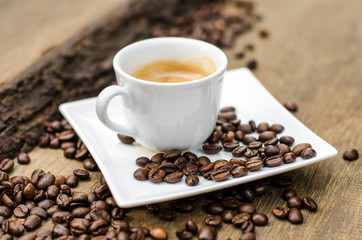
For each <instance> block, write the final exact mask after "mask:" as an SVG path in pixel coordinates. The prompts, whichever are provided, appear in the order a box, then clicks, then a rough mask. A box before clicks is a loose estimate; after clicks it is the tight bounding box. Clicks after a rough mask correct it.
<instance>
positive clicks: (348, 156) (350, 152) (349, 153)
mask: <svg viewBox="0 0 362 240" xmlns="http://www.w3.org/2000/svg"><path fill="white" fill-rule="evenodd" d="M358 158H359V153H358V151H357V150H356V149H347V150H346V151H345V152H344V153H343V159H344V160H348V161H353V160H356V159H358Z"/></svg>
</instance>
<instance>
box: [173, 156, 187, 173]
mask: <svg viewBox="0 0 362 240" xmlns="http://www.w3.org/2000/svg"><path fill="white" fill-rule="evenodd" d="M186 163H187V159H186V158H185V157H183V156H181V157H178V158H177V159H176V160H175V161H174V163H173V164H174V165H175V167H176V168H177V169H180V170H182V169H183V168H184V167H185V166H186Z"/></svg>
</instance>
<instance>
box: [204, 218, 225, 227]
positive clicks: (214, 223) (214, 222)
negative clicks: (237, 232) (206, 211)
mask: <svg viewBox="0 0 362 240" xmlns="http://www.w3.org/2000/svg"><path fill="white" fill-rule="evenodd" d="M205 224H206V225H209V226H211V227H215V228H218V227H220V226H221V224H222V218H221V217H219V216H207V217H206V218H205Z"/></svg>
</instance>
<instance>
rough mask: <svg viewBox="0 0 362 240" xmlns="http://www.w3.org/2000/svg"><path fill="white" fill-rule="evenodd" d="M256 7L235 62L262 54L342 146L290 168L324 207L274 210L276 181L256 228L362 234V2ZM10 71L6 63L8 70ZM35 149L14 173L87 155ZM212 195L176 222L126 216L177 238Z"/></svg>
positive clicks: (72, 164) (67, 167) (281, 235)
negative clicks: (290, 212)
mask: <svg viewBox="0 0 362 240" xmlns="http://www.w3.org/2000/svg"><path fill="white" fill-rule="evenodd" d="M256 8H257V10H258V11H259V12H261V14H262V15H263V16H264V20H263V21H262V22H261V23H260V24H259V25H258V26H257V27H256V29H254V31H252V32H250V33H249V34H247V35H243V36H242V37H241V38H240V39H238V41H237V43H236V44H235V46H234V47H233V49H230V50H228V49H225V51H226V53H227V55H228V57H229V61H230V64H229V68H235V67H240V66H244V65H245V63H246V62H247V60H250V59H256V60H257V61H258V63H259V66H258V69H257V70H256V71H255V74H256V75H257V77H258V78H259V79H260V81H261V82H262V83H263V84H264V85H265V86H266V87H267V89H268V90H269V91H270V92H271V93H272V94H273V95H274V96H276V97H277V99H278V100H280V101H281V102H284V101H286V100H292V101H295V102H296V103H297V104H298V106H299V110H298V112H297V113H296V114H295V115H296V117H297V118H299V119H300V120H301V121H302V122H303V123H305V124H306V125H307V126H308V127H309V128H311V129H312V130H313V131H314V132H316V133H317V134H318V135H319V136H321V137H322V138H323V139H325V140H326V141H328V142H329V143H331V144H332V145H333V146H334V147H336V148H337V150H338V151H339V154H338V156H337V157H335V158H332V159H330V160H327V161H323V162H322V163H319V164H315V165H312V166H308V167H305V168H302V169H299V170H295V171H292V172H290V175H292V177H293V179H294V184H293V186H292V187H293V188H295V189H296V190H297V191H298V195H299V196H311V197H313V198H314V199H315V200H316V201H317V203H318V205H319V209H318V211H317V212H316V213H310V212H308V211H305V210H303V215H304V220H305V221H304V223H303V224H301V225H298V226H296V225H292V224H290V223H288V222H286V221H281V220H278V219H276V218H274V217H273V216H272V214H271V210H272V209H273V208H274V207H275V206H277V205H285V202H284V201H283V200H282V199H281V198H280V193H281V192H282V190H283V189H278V188H273V189H271V190H270V191H269V192H268V194H267V195H265V196H263V197H261V198H258V199H257V200H256V201H255V204H256V205H257V207H258V211H260V212H264V213H266V214H267V215H268V216H269V220H270V221H269V224H268V225H267V226H266V227H258V228H257V229H256V236H257V238H258V239H361V236H362V220H361V219H362V218H361V216H362V204H361V202H362V190H361V189H362V177H361V173H360V169H361V159H358V160H357V161H353V162H348V161H344V160H343V159H342V154H343V151H345V150H346V149H347V148H357V150H358V151H359V152H360V153H361V151H362V148H361V143H362V135H361V133H362V125H361V121H362V97H361V96H362V95H361V94H362V92H361V91H362V81H361V76H362V45H361V42H362V41H361V40H362V28H361V27H362V17H361V16H362V15H361V14H360V9H361V8H362V2H361V1H359V0H346V1H339V0H329V1H323V0H304V1H288V0H275V1H258V2H257V6H256ZM0 15H1V14H0ZM264 28H265V29H268V31H269V32H270V34H271V36H270V37H269V38H268V39H261V38H260V37H259V36H258V33H259V30H261V29H264ZM251 42H252V43H254V44H255V50H254V51H246V50H245V45H246V44H248V43H251ZM0 45H1V44H0ZM238 51H244V52H246V57H245V58H244V59H241V60H237V59H235V58H234V54H235V53H236V52H238ZM1 52H3V51H1ZM18 60H19V59H18ZM18 70H19V69H18ZM4 71H5V70H0V72H1V73H2V74H3V73H4ZM30 156H31V158H32V163H31V164H30V165H27V166H18V165H16V166H15V170H14V171H13V173H12V175H22V174H25V175H28V176H30V174H31V172H32V171H33V170H35V169H37V168H41V169H44V170H46V171H51V172H52V173H54V174H55V175H57V174H63V175H65V176H67V175H70V174H72V171H73V170H74V169H75V168H80V167H81V163H80V162H78V161H76V160H67V159H65V158H64V157H63V155H62V152H61V151H60V150H51V149H39V148H36V149H35V150H33V151H32V152H31V153H30ZM99 178H100V173H92V175H91V181H88V182H81V183H80V185H79V187H78V188H77V190H81V191H84V192H88V191H90V189H93V188H94V187H95V186H97V185H98V184H99ZM207 201H208V200H205V199H204V198H202V199H201V201H200V203H198V204H197V206H198V207H197V210H196V211H194V212H192V213H190V214H181V213H180V214H178V217H177V219H176V221H175V222H165V221H163V220H160V219H159V218H158V217H154V216H153V215H151V214H150V213H148V212H147V211H145V210H144V209H142V208H137V209H132V210H130V211H129V212H128V213H127V216H126V220H128V221H130V224H131V225H132V226H139V225H142V226H145V227H154V226H162V227H165V228H166V229H167V230H168V233H169V235H170V236H169V239H175V235H174V234H175V232H176V230H177V229H178V228H179V227H181V226H182V224H183V222H184V221H185V220H186V219H189V218H192V219H194V220H195V221H196V222H197V223H198V224H199V226H201V225H203V219H204V217H205V216H206V215H207V214H206V213H204V212H203V210H202V205H203V204H204V203H205V202H207ZM167 204H169V203H164V204H163V206H165V205H167ZM47 226H48V227H50V226H51V224H49V223H48V224H47ZM240 234H241V231H240V230H239V229H236V228H234V227H233V226H231V225H227V224H223V226H222V228H221V229H220V231H219V234H218V239H227V238H228V237H230V238H231V239H238V238H239V236H240Z"/></svg>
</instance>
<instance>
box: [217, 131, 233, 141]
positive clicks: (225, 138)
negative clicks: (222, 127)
mask: <svg viewBox="0 0 362 240" xmlns="http://www.w3.org/2000/svg"><path fill="white" fill-rule="evenodd" d="M234 139H235V133H234V132H232V131H228V132H226V133H224V134H222V135H221V138H220V140H221V141H222V142H223V143H225V142H232V141H234Z"/></svg>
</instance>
